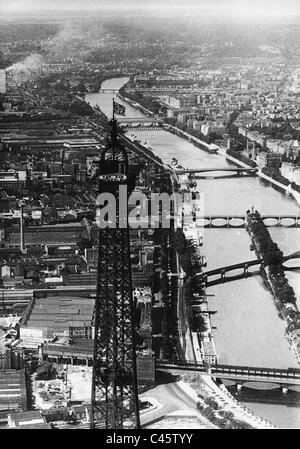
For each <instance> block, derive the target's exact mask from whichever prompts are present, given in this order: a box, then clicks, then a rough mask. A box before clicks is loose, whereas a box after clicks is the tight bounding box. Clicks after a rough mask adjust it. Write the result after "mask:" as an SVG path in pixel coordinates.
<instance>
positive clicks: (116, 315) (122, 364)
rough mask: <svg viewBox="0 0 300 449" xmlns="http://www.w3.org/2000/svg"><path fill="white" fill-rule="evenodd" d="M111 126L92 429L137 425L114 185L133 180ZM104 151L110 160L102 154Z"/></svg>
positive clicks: (128, 289) (124, 243)
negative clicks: (108, 220)
mask: <svg viewBox="0 0 300 449" xmlns="http://www.w3.org/2000/svg"><path fill="white" fill-rule="evenodd" d="M111 127H112V132H111V139H110V142H109V145H108V147H107V148H106V150H105V151H104V152H103V153H102V155H101V161H100V167H99V193H101V192H110V193H113V194H114V196H115V198H116V206H117V207H116V211H117V214H116V227H114V228H109V227H106V228H104V229H99V251H98V282H97V295H96V303H95V309H94V318H93V320H94V328H95V335H94V365H93V382H92V417H91V428H95V427H104V428H107V429H122V428H139V426H140V422H139V409H138V387H137V370H136V354H135V335H134V304H133V298H132V280H131V264H130V241H129V228H128V226H127V215H126V226H125V227H122V228H120V227H119V224H120V223H119V222H120V217H119V214H118V210H119V194H118V192H119V186H120V185H126V186H127V189H128V193H130V190H132V188H133V182H132V179H131V177H130V176H129V175H128V161H127V155H126V152H125V151H124V149H122V148H120V146H119V144H118V141H117V125H116V122H114V121H112V123H111ZM107 150H112V151H107ZM108 153H110V156H111V159H110V160H109V159H106V158H105V154H106V155H107V154H108ZM120 156H121V160H120Z"/></svg>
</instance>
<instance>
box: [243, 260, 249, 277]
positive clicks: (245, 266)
mask: <svg viewBox="0 0 300 449" xmlns="http://www.w3.org/2000/svg"><path fill="white" fill-rule="evenodd" d="M248 269H249V266H248V264H247V263H245V265H244V275H245V277H248Z"/></svg>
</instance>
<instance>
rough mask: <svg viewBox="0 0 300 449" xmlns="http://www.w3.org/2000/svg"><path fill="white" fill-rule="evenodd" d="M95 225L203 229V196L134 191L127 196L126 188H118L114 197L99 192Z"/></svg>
mask: <svg viewBox="0 0 300 449" xmlns="http://www.w3.org/2000/svg"><path fill="white" fill-rule="evenodd" d="M97 206H98V208H97V213H96V222H97V225H98V227H99V228H101V229H105V228H126V227H130V228H132V229H139V228H143V229H145V228H146V229H147V228H152V229H156V228H164V229H169V228H170V227H171V223H172V224H173V226H174V227H175V228H182V227H183V226H185V225H188V224H192V223H195V224H196V225H197V226H199V227H203V222H204V196H203V194H200V193H199V192H193V191H192V192H185V193H182V194H181V193H178V192H173V193H171V194H169V193H166V192H162V193H156V192H152V193H150V195H148V196H147V195H145V194H144V193H142V192H139V191H134V192H133V193H132V194H131V195H129V196H128V192H127V186H126V185H119V190H118V192H117V194H116V195H115V194H113V193H111V192H102V193H100V194H99V195H98V197H97Z"/></svg>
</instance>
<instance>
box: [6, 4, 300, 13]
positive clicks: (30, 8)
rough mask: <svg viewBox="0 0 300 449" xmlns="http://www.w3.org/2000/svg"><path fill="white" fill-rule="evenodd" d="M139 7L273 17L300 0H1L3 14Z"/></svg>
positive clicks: (298, 9)
mask: <svg viewBox="0 0 300 449" xmlns="http://www.w3.org/2000/svg"><path fill="white" fill-rule="evenodd" d="M112 7H113V8H115V9H119V10H122V11H124V10H126V9H127V10H128V11H130V12H132V11H133V10H136V9H138V10H139V11H143V10H144V11H145V12H147V13H149V12H151V11H155V12H157V11H159V10H164V11H165V10H167V11H169V13H170V15H172V12H174V13H176V12H178V10H184V11H185V12H186V13H189V12H192V13H196V14H217V15H218V14H222V15H224V14H225V15H227V14H229V15H230V14H234V15H242V16H248V15H249V16H260V15H263V16H272V17H274V16H275V17H280V16H286V15H298V14H300V0H184V1H182V0H84V1H82V0H0V14H1V15H5V14H9V13H15V12H21V11H26V12H36V11H38V10H46V9H47V10H49V9H52V10H54V11H55V10H72V11H74V10H94V9H97V10H101V9H102V10H108V9H111V8H112Z"/></svg>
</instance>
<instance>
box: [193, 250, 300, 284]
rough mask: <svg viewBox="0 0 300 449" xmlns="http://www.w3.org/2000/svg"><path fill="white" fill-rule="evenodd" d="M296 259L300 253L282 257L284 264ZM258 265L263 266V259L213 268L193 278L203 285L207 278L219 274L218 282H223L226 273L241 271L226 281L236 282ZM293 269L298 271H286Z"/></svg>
mask: <svg viewBox="0 0 300 449" xmlns="http://www.w3.org/2000/svg"><path fill="white" fill-rule="evenodd" d="M298 258H300V251H296V252H294V253H292V254H290V255H288V256H284V257H283V262H286V261H288V260H291V259H298ZM258 265H259V266H263V265H264V261H263V259H254V260H248V261H247V262H240V263H235V264H232V265H226V266H223V267H220V268H215V269H214V270H209V271H205V272H201V273H197V274H195V276H196V277H199V278H200V279H201V280H203V281H204V282H205V283H207V280H208V278H209V277H212V276H216V275H218V274H220V275H221V276H220V279H219V281H221V282H224V281H225V278H226V273H229V272H231V271H236V270H241V271H242V273H241V274H240V275H238V276H235V277H232V278H231V277H230V278H229V279H228V280H236V279H241V278H245V277H248V275H249V274H250V273H249V268H250V267H253V266H258ZM284 268H285V267H284ZM293 268H294V269H298V267H289V268H288V269H289V270H291V269H293ZM215 283H216V281H215V282H214V284H215Z"/></svg>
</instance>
